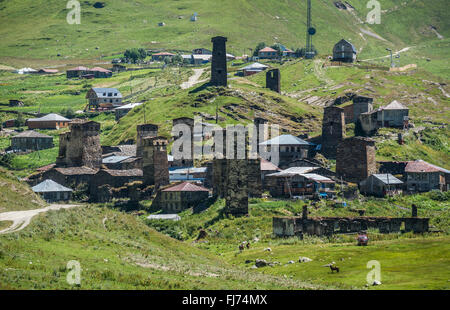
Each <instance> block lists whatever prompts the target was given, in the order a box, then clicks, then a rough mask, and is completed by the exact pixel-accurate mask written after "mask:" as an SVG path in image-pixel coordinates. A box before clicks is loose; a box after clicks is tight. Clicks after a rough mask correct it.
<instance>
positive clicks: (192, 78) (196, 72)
mask: <svg viewBox="0 0 450 310" xmlns="http://www.w3.org/2000/svg"><path fill="white" fill-rule="evenodd" d="M192 70H194V74H193V75H191V76H190V77H189V79H188V81H187V82H184V83H182V84H181V89H188V88H191V87H192V86H194V85H195V84H198V83H200V82H202V81H199V79H200V77H201V76H202V74H203V71H205V69H192Z"/></svg>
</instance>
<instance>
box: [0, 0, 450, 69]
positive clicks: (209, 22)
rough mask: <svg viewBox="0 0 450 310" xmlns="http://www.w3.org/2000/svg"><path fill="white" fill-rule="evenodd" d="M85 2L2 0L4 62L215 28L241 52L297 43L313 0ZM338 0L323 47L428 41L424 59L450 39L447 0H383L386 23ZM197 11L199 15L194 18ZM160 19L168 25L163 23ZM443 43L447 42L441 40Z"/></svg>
mask: <svg viewBox="0 0 450 310" xmlns="http://www.w3.org/2000/svg"><path fill="white" fill-rule="evenodd" d="M80 2H81V24H79V25H70V24H68V23H67V21H66V16H67V14H68V12H69V9H66V2H65V1H58V0H50V1H47V0H11V1H1V2H0V36H1V37H2V39H3V43H2V46H1V47H0V56H1V57H2V62H5V64H8V63H17V62H20V59H21V58H23V57H24V58H25V59H27V58H44V57H50V58H52V59H58V58H64V59H66V58H67V59H71V60H74V59H77V58H92V57H98V56H100V55H112V54H114V53H120V52H123V50H124V49H126V48H129V47H141V46H143V47H151V48H169V49H179V50H190V49H192V48H194V47H199V46H202V47H208V46H210V45H211V43H210V38H211V37H212V36H215V35H225V36H227V37H228V49H229V51H231V52H232V53H235V54H236V55H240V54H242V53H249V48H254V46H255V45H256V44H257V43H258V42H262V41H265V42H266V43H267V44H272V43H274V42H281V43H283V44H285V45H287V46H288V47H293V48H297V47H302V46H304V44H305V43H304V42H305V24H306V1H295V0H284V1H272V0H252V1H248V0H218V1H202V0H177V1H174V0H166V1H156V0H147V1H120V0H109V1H103V3H104V7H103V8H95V7H94V3H95V1H80ZM334 2H336V1H331V0H326V1H325V0H321V1H313V8H312V15H313V25H314V26H315V27H316V29H317V34H316V35H315V37H314V44H315V45H316V47H317V48H318V50H319V52H320V53H322V54H329V53H331V49H332V47H333V44H334V43H335V42H336V41H337V39H339V38H345V39H348V40H351V41H352V42H353V43H354V44H355V45H356V47H357V49H358V50H359V51H360V55H359V57H360V59H364V58H367V57H375V56H383V55H385V54H386V51H385V48H386V47H391V48H394V49H396V50H400V49H402V48H405V47H406V46H412V45H414V46H416V45H420V46H422V47H423V46H425V44H426V48H424V49H420V46H419V49H418V50H417V52H416V55H414V58H415V59H421V58H423V57H424V55H426V56H427V57H432V56H433V55H435V54H436V53H438V54H439V55H445V54H442V53H443V52H444V51H445V48H448V46H449V45H448V44H449V41H448V40H447V39H446V38H448V37H449V36H450V25H449V21H450V18H449V12H448V10H447V1H445V0H435V1H426V0H408V1H405V0H380V3H381V10H382V15H381V24H379V25H369V24H367V23H365V20H366V16H367V14H368V13H369V12H370V10H371V9H368V8H366V2H365V1H362V2H361V1H358V0H349V1H347V3H349V4H350V5H351V6H350V5H347V9H339V8H338V7H336V5H335V4H334ZM194 12H197V13H198V16H199V19H198V21H196V22H191V21H190V16H191V15H192V14H193V13H194ZM159 22H164V23H165V24H166V26H164V27H158V23H159ZM11 25H14V27H11ZM438 35H439V36H440V38H441V39H439V38H438ZM441 44H444V46H445V48H444V50H442V48H439V47H436V46H437V45H441ZM96 48H98V49H96ZM435 51H437V52H435ZM57 54H61V57H57ZM11 57H12V58H11Z"/></svg>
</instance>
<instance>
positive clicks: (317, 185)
mask: <svg viewBox="0 0 450 310" xmlns="http://www.w3.org/2000/svg"><path fill="white" fill-rule="evenodd" d="M319 169H321V167H291V168H288V169H286V170H282V171H280V172H276V173H272V174H268V175H266V184H267V188H268V189H269V192H270V194H271V195H272V196H273V197H293V196H314V195H318V194H320V193H323V194H325V195H328V196H334V194H335V193H334V187H335V181H333V180H332V179H330V178H328V177H326V176H323V175H320V174H318V173H317V172H316V171H318V170H319ZM314 172H316V173H314Z"/></svg>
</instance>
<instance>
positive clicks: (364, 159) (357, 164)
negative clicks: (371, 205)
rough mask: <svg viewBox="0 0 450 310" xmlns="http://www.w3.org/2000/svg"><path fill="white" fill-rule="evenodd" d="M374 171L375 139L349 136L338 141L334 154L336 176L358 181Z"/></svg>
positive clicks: (349, 180)
mask: <svg viewBox="0 0 450 310" xmlns="http://www.w3.org/2000/svg"><path fill="white" fill-rule="evenodd" d="M375 173H377V164H376V161H375V140H373V139H370V138H364V137H351V138H347V139H345V140H343V141H342V142H341V143H339V145H338V148H337V156H336V175H337V177H338V178H342V179H343V180H344V181H348V182H354V183H359V182H361V181H362V180H365V179H367V178H368V177H369V176H370V175H372V174H375Z"/></svg>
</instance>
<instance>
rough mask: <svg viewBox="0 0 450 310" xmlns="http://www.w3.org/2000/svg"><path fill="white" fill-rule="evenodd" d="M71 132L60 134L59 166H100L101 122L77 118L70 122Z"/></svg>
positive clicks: (94, 167) (57, 162) (57, 163)
mask: <svg viewBox="0 0 450 310" xmlns="http://www.w3.org/2000/svg"><path fill="white" fill-rule="evenodd" d="M69 129H70V131H69V132H65V133H62V134H60V135H59V154H58V157H57V158H56V165H57V166H59V167H81V166H86V167H89V168H93V169H96V168H100V166H101V164H102V147H101V145H100V123H97V122H94V121H90V120H83V119H75V120H73V121H71V122H70V123H69Z"/></svg>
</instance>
